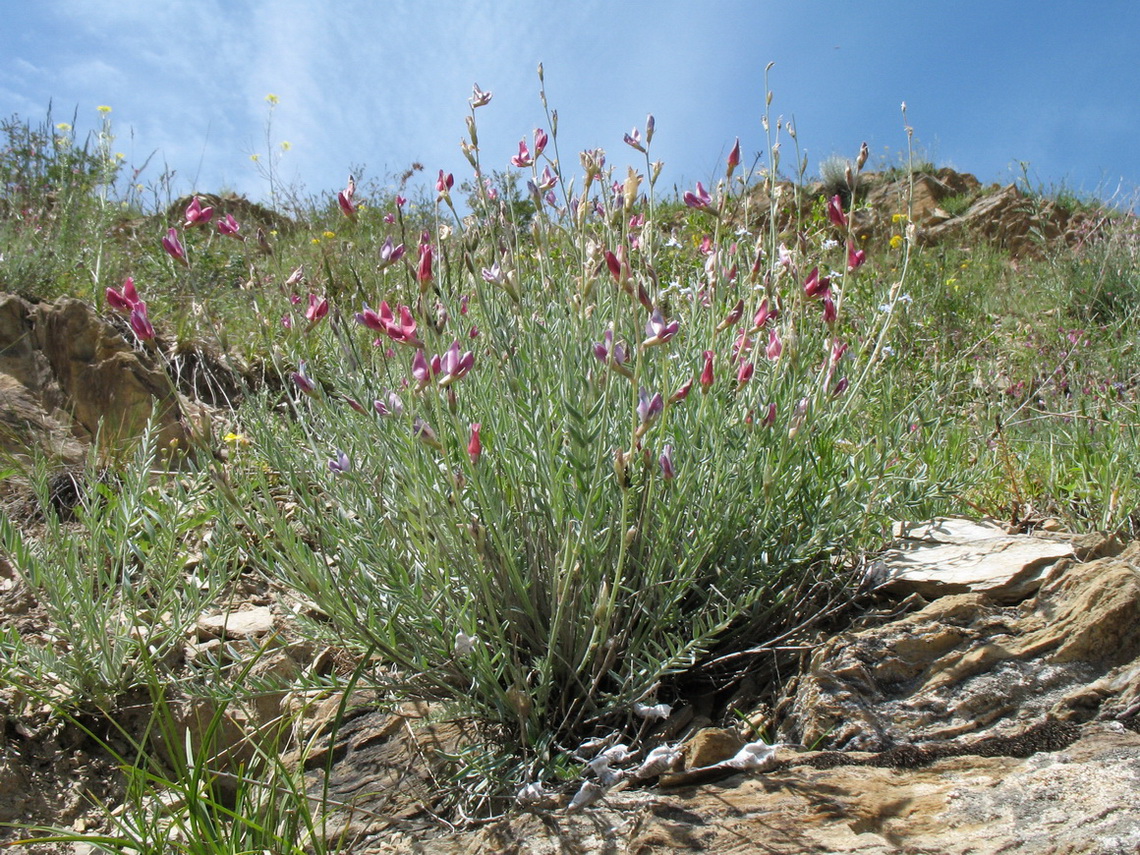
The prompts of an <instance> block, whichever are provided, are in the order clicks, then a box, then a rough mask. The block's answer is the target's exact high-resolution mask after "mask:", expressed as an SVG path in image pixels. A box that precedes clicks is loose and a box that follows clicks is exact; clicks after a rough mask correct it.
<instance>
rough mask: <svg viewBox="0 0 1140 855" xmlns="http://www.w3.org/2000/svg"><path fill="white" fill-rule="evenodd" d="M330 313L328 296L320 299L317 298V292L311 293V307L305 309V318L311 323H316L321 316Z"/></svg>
mask: <svg viewBox="0 0 1140 855" xmlns="http://www.w3.org/2000/svg"><path fill="white" fill-rule="evenodd" d="M328 313H329V301H328V299H327V298H325V299H323V300H320V299H317V295H316V294H310V295H309V308H308V309H306V310H305V319H306V320H307V321H309V323H311V324H316V323H317V322H318V321H319V320H320V319H321V318H323V317H324V316H325V315H327V314H328Z"/></svg>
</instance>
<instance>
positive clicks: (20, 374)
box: [0, 294, 188, 462]
mask: <svg viewBox="0 0 1140 855" xmlns="http://www.w3.org/2000/svg"><path fill="white" fill-rule="evenodd" d="M185 409H186V402H185V401H184V400H183V399H182V398H181V396H179V395H178V393H177V391H176V390H175V389H174V388H173V386H172V384H171V382H170V380H169V379H168V377H167V375H166V374H165V372H164V371H163V370H162V369H161V368H160V367H157V366H156V365H155V361H154V359H153V358H152V357H150V356H149V355H148V354H145V353H142V352H140V351H138V350H135V349H134V348H132V346H131V345H130V344H129V343H128V342H127V339H126V338H124V336H123V334H122V333H121V332H120V331H119V330H118V329H116V327H115V326H114V325H112V324H111V323H110V322H108V321H107V320H104V319H103V318H101V317H100V316H99V315H98V314H97V313H96V312H95V310H94V309H93V308H92V307H91V306H90V305H88V304H87V303H84V302H82V301H80V300H73V299H68V298H60V299H59V300H57V301H55V302H54V303H38V304H32V303H29V302H27V301H25V300H23V299H21V298H19V297H16V296H13V295H10V294H4V295H0V450H2V451H4V452H9V453H13V454H26V453H28V451H29V450H30V449H40V450H42V451H44V452H47V453H49V454H51V455H53V456H55V457H57V458H62V459H64V460H67V461H70V462H74V461H77V460H79V459H80V458H81V457H82V455H83V450H82V449H83V445H82V444H81V442H80V441H90V440H91V439H93V438H94V437H96V436H98V438H99V441H100V442H101V443H102V445H103V447H105V448H110V449H121V448H123V447H125V446H126V445H128V444H129V443H131V442H133V441H134V440H135V439H136V438H137V437H139V436H140V435H141V434H142V432H143V430H144V428H145V427H146V424H147V421H148V419H150V418H151V417H152V416H153V417H154V418H155V419H156V420H157V422H158V431H159V432H158V447H159V448H169V447H170V445H171V443H176V444H178V445H180V446H181V447H182V448H186V447H187V445H188V434H187V428H186V422H185V420H184V419H183V414H184V410H185Z"/></svg>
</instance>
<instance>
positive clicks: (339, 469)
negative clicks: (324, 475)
mask: <svg viewBox="0 0 1140 855" xmlns="http://www.w3.org/2000/svg"><path fill="white" fill-rule="evenodd" d="M351 469H352V461H351V460H349V458H348V455H347V454H345V453H344V452H343V451H341V450H340V449H339V448H338V449H337V450H336V457H334V458H333V459H332V460H330V461H329V471H331V472H335V473H336V474H337V475H343V474H344V473H346V472H349V471H351Z"/></svg>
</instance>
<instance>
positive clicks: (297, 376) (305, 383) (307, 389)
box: [293, 360, 317, 395]
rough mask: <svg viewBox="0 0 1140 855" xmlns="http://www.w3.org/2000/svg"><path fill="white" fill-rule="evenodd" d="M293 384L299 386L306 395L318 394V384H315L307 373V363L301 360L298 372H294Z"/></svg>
mask: <svg viewBox="0 0 1140 855" xmlns="http://www.w3.org/2000/svg"><path fill="white" fill-rule="evenodd" d="M293 382H294V383H296V384H297V388H298V389H300V390H301V391H302V392H304V393H305V394H306V395H313V394H316V391H317V384H316V383H314V382H313V380H312V378H311V377H309V375H308V374H307V373H305V361H304V360H301V361H300V362H299V363H298V364H297V370H296V371H294V372H293Z"/></svg>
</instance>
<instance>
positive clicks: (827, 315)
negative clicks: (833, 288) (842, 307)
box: [823, 295, 839, 324]
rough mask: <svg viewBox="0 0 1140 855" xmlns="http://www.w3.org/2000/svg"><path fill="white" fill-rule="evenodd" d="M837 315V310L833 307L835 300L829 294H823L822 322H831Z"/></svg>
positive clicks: (833, 321)
mask: <svg viewBox="0 0 1140 855" xmlns="http://www.w3.org/2000/svg"><path fill="white" fill-rule="evenodd" d="M838 316H839V312H838V310H837V309H836V308H835V301H834V300H832V299H831V296H830V295H828V296H825V297H824V298H823V322H824V323H825V324H833V323H835V319H836V318H837V317H838Z"/></svg>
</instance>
